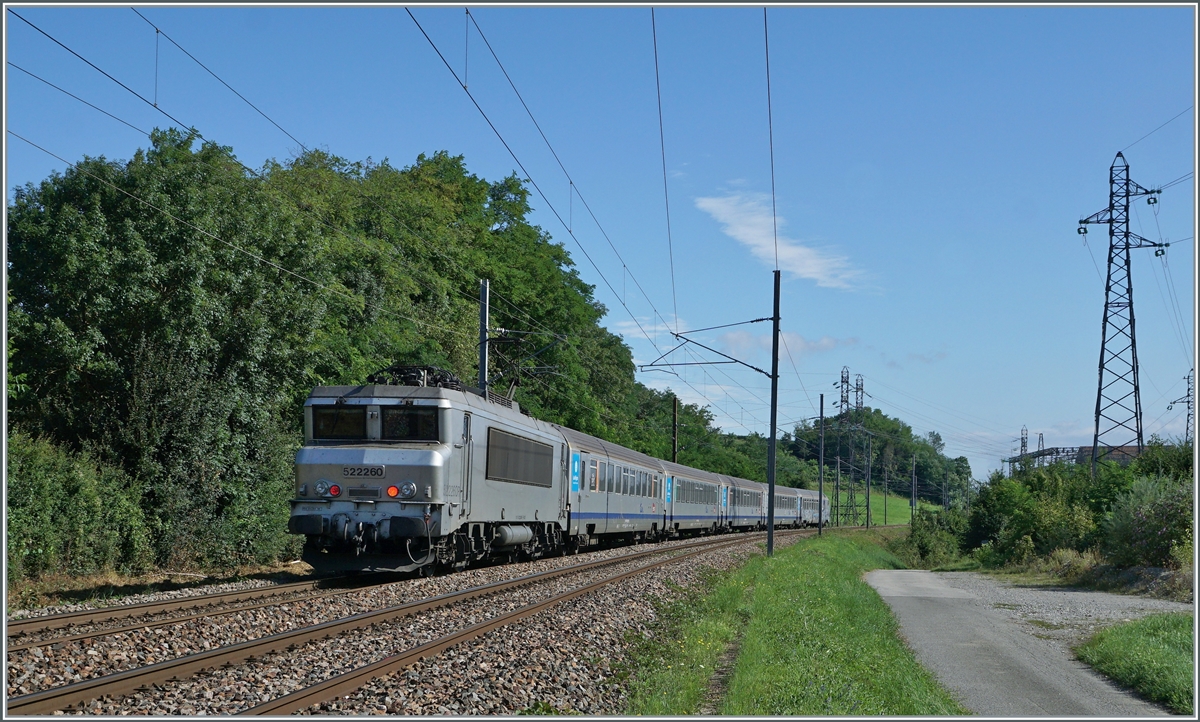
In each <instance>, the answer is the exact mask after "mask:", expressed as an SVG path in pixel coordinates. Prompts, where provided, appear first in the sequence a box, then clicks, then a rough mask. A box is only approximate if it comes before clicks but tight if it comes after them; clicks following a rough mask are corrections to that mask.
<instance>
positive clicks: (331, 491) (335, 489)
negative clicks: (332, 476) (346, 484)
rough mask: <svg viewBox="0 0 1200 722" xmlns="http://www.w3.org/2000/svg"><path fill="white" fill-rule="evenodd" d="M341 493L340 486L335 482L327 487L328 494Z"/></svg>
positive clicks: (335, 494)
mask: <svg viewBox="0 0 1200 722" xmlns="http://www.w3.org/2000/svg"><path fill="white" fill-rule="evenodd" d="M341 493H342V487H340V486H338V485H337V484H334V485H333V486H331V487H329V495H330V496H337V495H338V494H341Z"/></svg>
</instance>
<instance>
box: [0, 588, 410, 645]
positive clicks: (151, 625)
mask: <svg viewBox="0 0 1200 722" xmlns="http://www.w3.org/2000/svg"><path fill="white" fill-rule="evenodd" d="M396 582H397V580H395V579H393V580H391V581H387V582H380V583H379V584H367V585H364V586H356V587H346V588H342V589H331V590H329V591H324V592H320V593H317V594H307V595H305V596H302V597H289V598H288V599H274V598H272V599H268V600H266V601H261V602H256V603H254V604H244V605H241V606H237V607H229V608H228V609H215V610H201V611H198V612H192V613H190V614H181V615H179V616H177V617H168V618H166V619H156V620H154V621H152V622H135V623H133V624H126V625H123V626H120V627H106V628H104V629H96V630H93V631H91V632H80V633H79V634H72V635H68V636H64V637H47V638H46V639H42V640H35V641H29V642H22V643H20V644H10V645H8V646H7V647H6V649H5V651H7V652H19V651H21V650H23V649H32V648H34V647H45V646H48V645H54V644H67V643H69V642H82V641H85V640H88V639H96V638H97V637H109V636H112V635H114V634H123V633H125V632H133V631H136V630H139V629H157V628H158V627H166V626H169V625H172V624H182V623H184V622H188V621H191V620H193V619H204V618H207V617H221V616H224V615H226V614H238V613H241V612H246V611H249V610H251V609H262V608H263V607H277V606H279V605H281V604H296V603H299V602H309V601H312V600H314V599H324V598H326V597H335V596H338V595H339V594H352V593H354V592H359V591H364V590H370V589H373V588H375V587H384V586H387V585H389V584H395V583H396ZM276 596H282V595H276Z"/></svg>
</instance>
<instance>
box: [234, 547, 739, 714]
mask: <svg viewBox="0 0 1200 722" xmlns="http://www.w3.org/2000/svg"><path fill="white" fill-rule="evenodd" d="M748 541H751V540H750V539H733V540H728V539H726V540H723V541H720V542H717V543H713V544H711V545H710V546H708V547H706V548H702V549H692V550H688V551H686V552H684V553H683V554H678V555H675V556H672V557H670V558H667V559H660V560H658V561H654V562H650V563H649V564H643V565H642V566H640V567H637V568H636V569H631V570H629V571H625V572H621V573H619V574H615V575H613V576H611V577H606V578H605V579H601V580H600V581H597V582H592V583H591V584H587V585H584V586H582V587H576V588H575V589H572V590H570V591H567V592H563V593H562V594H557V595H555V596H553V597H551V598H550V599H546V600H544V601H541V602H534V603H532V604H526V605H525V606H523V607H519V608H517V609H514V610H513V611H511V612H508V613H506V614H501V615H500V616H497V617H492V618H491V619H487V620H484V621H482V622H479V623H478V624H474V625H471V626H470V627H467V628H465V629H460V630H458V631H456V632H451V633H450V634H447V635H446V636H444V637H440V638H438V639H435V640H433V641H431V642H426V643H425V644H422V645H420V646H417V647H413V648H412V649H407V650H405V651H403V652H400V653H399V654H393V655H390V656H388V657H384V658H383V659H381V660H379V661H377V662H374V663H372V664H368V665H365V666H363V667H359V668H358V669H355V670H352V671H350V672H347V673H345V674H341V675H338V676H336V677H331V678H329V679H327V680H325V681H323V682H319V683H317V684H315V685H313V686H311V687H308V688H306V689H302V690H299V691H296V692H292V693H291V694H288V695H285V696H283V697H279V698H277V699H273V700H270V701H269V702H264V703H262V704H259V705H256V706H254V707H250V708H248V709H245V710H242V711H241V712H238V713H237V714H239V715H285V714H294V713H296V712H299V711H301V710H304V709H307V708H309V707H311V706H312V705H314V704H320V703H321V702H327V701H329V700H332V699H337V698H338V697H341V696H342V695H344V694H348V693H350V692H353V691H355V690H357V689H359V688H360V687H362V686H363V685H364V684H367V683H368V682H370V681H371V680H372V679H374V678H376V677H382V676H383V675H386V674H388V673H390V672H394V671H396V670H398V669H403V668H404V667H407V666H408V665H410V664H413V663H414V662H417V661H420V660H421V659H423V658H425V657H432V656H434V655H437V654H441V653H442V652H444V651H446V650H447V649H449V648H451V647H453V646H455V645H457V644H461V643H463V642H469V641H471V640H473V639H476V638H477V637H482V636H483V635H485V634H487V633H488V632H491V631H493V630H496V629H499V628H501V627H504V626H506V625H508V624H511V623H513V622H517V621H520V620H522V619H525V618H527V617H531V616H533V615H535V614H537V613H538V612H542V611H544V610H546V609H549V608H550V607H553V606H555V605H557V604H559V603H561V602H565V601H568V600H571V599H574V598H576V597H579V596H582V595H584V594H587V593H588V592H590V591H593V590H595V589H599V588H600V587H602V586H605V585H607V584H612V583H613V582H619V581H621V580H622V579H627V578H628V577H632V576H636V575H638V574H642V573H644V572H646V571H648V570H650V569H653V568H655V567H659V566H662V565H664V564H670V563H671V562H676V561H679V560H681V559H686V558H687V557H690V556H694V555H696V554H705V553H707V552H710V551H713V550H714V549H723V548H725V547H728V546H737V545H738V544H745V543H746V542H748ZM675 548H678V547H675Z"/></svg>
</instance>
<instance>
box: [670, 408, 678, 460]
mask: <svg viewBox="0 0 1200 722" xmlns="http://www.w3.org/2000/svg"><path fill="white" fill-rule="evenodd" d="M673 398H674V399H675V411H674V412H673V413H672V414H671V463H672V464H678V463H679V397H678V396H673Z"/></svg>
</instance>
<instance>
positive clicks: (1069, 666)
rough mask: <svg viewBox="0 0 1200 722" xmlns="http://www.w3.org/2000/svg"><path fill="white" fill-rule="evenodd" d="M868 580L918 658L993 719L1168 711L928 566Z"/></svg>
mask: <svg viewBox="0 0 1200 722" xmlns="http://www.w3.org/2000/svg"><path fill="white" fill-rule="evenodd" d="M866 581H867V583H868V584H870V585H871V586H872V587H874V588H875V591H877V592H879V595H880V596H881V597H883V599H884V601H886V602H887V603H888V605H889V606H891V608H892V613H893V614H894V615H895V617H896V620H897V621H898V622H899V623H900V632H901V634H902V635H903V636H904V639H905V640H906V641H907V642H908V646H909V647H910V648H911V649H912V650H913V652H914V653H915V654H916V656H917V659H918V660H919V661H920V662H921V664H923V665H924V666H925V668H926V669H928V670H929V671H930V672H932V673H933V674H934V675H935V676H936V677H937V679H938V681H939V682H941V683H942V685H943V686H944V687H946V689H948V690H950V691H951V692H952V693H953V694H954V695H955V696H956V697H957V698H958V700H959V702H960V703H961V704H962V705H963V706H965V707H967V708H968V709H970V710H972V711H973V712H975V713H976V714H980V715H986V716H989V717H1044V716H1052V717H1062V716H1067V715H1087V716H1099V717H1142V716H1149V715H1165V714H1169V712H1168V711H1167V710H1165V709H1164V708H1162V707H1159V706H1157V705H1155V704H1151V703H1149V702H1145V701H1143V700H1141V699H1139V698H1137V697H1136V696H1135V695H1133V694H1132V693H1130V692H1126V691H1124V690H1122V689H1121V688H1119V687H1117V686H1116V685H1115V684H1113V683H1112V682H1110V681H1108V680H1107V679H1105V678H1104V677H1102V676H1101V675H1099V674H1098V673H1096V672H1094V671H1092V670H1091V669H1090V668H1089V667H1088V666H1087V665H1085V664H1083V663H1082V662H1079V661H1077V660H1075V659H1072V658H1071V657H1070V655H1069V654H1068V653H1067V652H1066V650H1065V649H1064V648H1063V647H1062V645H1059V644H1054V643H1053V642H1051V641H1048V640H1046V639H1039V638H1038V637H1036V636H1033V635H1032V634H1030V633H1029V632H1028V631H1025V630H1023V629H1021V628H1020V627H1019V626H1018V625H1017V624H1016V623H1015V622H1014V621H1012V620H1011V619H1010V618H1009V617H1008V616H1007V615H1006V614H1004V613H1002V611H1001V610H998V609H996V608H994V607H993V606H992V605H991V603H990V602H989V600H987V599H982V598H980V596H979V595H977V594H974V593H972V592H970V591H966V590H963V589H957V588H954V587H952V586H950V585H949V584H947V583H946V582H945V581H943V580H942V579H940V578H939V577H938V576H937V575H935V574H933V573H931V572H927V571H921V570H878V571H874V572H870V573H868V574H867V575H866Z"/></svg>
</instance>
